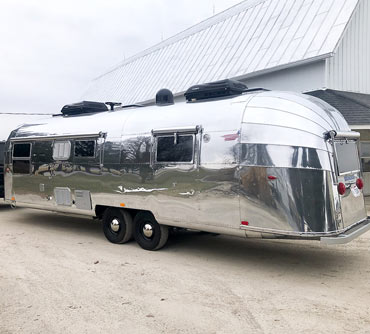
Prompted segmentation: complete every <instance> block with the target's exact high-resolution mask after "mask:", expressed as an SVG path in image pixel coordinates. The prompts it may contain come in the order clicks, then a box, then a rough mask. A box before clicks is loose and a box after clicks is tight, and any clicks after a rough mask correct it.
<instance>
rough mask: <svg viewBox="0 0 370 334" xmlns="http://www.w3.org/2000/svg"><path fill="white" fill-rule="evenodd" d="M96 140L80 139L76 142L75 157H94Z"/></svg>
mask: <svg viewBox="0 0 370 334" xmlns="http://www.w3.org/2000/svg"><path fill="white" fill-rule="evenodd" d="M94 156H95V141H94V140H80V141H76V142H75V157H94Z"/></svg>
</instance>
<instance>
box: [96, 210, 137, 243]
mask: <svg viewBox="0 0 370 334" xmlns="http://www.w3.org/2000/svg"><path fill="white" fill-rule="evenodd" d="M103 231H104V235H105V237H106V238H107V239H108V240H109V241H110V242H112V243H114V244H124V243H126V242H128V241H130V240H131V239H132V236H133V222H132V218H131V215H130V214H129V213H128V212H126V211H124V210H120V209H116V208H108V209H106V210H105V212H104V215H103Z"/></svg>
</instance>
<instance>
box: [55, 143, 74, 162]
mask: <svg viewBox="0 0 370 334" xmlns="http://www.w3.org/2000/svg"><path fill="white" fill-rule="evenodd" d="M61 145H64V149H63V155H60V154H59V153H60V146H61ZM66 146H67V148H68V149H67V150H68V156H67V154H66ZM57 147H58V154H56V149H57ZM71 151H72V143H71V141H70V140H54V142H53V160H54V161H67V160H69V159H70V158H71Z"/></svg>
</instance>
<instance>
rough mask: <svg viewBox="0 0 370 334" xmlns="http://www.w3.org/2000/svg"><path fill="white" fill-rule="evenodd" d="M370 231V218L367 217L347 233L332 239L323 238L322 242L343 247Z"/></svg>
mask: <svg viewBox="0 0 370 334" xmlns="http://www.w3.org/2000/svg"><path fill="white" fill-rule="evenodd" d="M369 230H370V217H367V219H365V220H364V221H363V222H361V223H360V224H358V225H355V226H353V227H351V228H350V229H348V230H346V231H345V232H343V233H341V234H338V235H336V236H331V237H321V238H320V241H321V243H322V244H325V245H343V244H347V243H349V242H351V241H352V240H354V239H356V238H358V237H359V236H360V235H362V234H364V233H366V232H367V231H369Z"/></svg>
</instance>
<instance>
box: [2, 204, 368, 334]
mask: <svg viewBox="0 0 370 334" xmlns="http://www.w3.org/2000/svg"><path fill="white" fill-rule="evenodd" d="M369 251H370V233H368V234H365V235H363V236H362V237H360V238H359V239H357V240H355V241H353V242H352V243H350V244H348V245H345V246H334V247H333V246H331V247H329V246H322V245H320V244H319V243H317V242H286V241H258V240H243V239H238V238H232V237H226V236H215V235H211V234H205V233H203V234H200V233H183V234H179V235H176V236H173V237H172V238H171V239H170V242H169V243H168V246H167V247H166V248H164V249H163V250H161V251H158V252H148V251H144V250H142V249H141V248H139V246H137V245H136V244H135V242H131V243H129V244H126V245H113V244H110V243H109V242H108V241H107V240H106V239H105V237H104V235H103V233H102V228H101V223H99V222H96V221H93V220H89V219H84V218H76V217H65V216H61V215H56V214H54V213H48V212H43V211H36V210H28V209H16V210H15V211H14V210H12V209H10V208H9V207H7V206H4V205H2V206H0V333H1V334H3V333H192V334H193V333H310V334H312V333H370V252H369Z"/></svg>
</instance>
